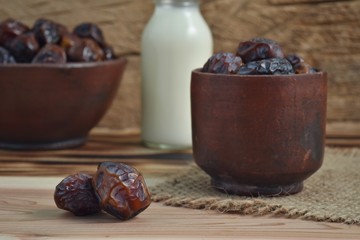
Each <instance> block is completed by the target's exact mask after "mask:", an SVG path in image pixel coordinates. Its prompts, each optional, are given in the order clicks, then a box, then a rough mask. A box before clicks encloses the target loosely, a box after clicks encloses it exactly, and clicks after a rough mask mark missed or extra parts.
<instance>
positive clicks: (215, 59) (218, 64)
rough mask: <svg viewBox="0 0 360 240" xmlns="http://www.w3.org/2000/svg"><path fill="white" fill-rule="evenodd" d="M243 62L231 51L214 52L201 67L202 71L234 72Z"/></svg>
mask: <svg viewBox="0 0 360 240" xmlns="http://www.w3.org/2000/svg"><path fill="white" fill-rule="evenodd" d="M242 64H243V62H242V60H241V58H240V57H238V56H235V55H234V54H233V53H224V52H220V53H216V54H214V55H212V56H211V57H210V58H209V59H208V61H207V62H206V63H205V65H204V66H203V68H202V72H209V73H223V74H234V73H237V72H238V71H239V69H240V67H241V65H242Z"/></svg>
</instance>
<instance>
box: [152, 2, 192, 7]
mask: <svg viewBox="0 0 360 240" xmlns="http://www.w3.org/2000/svg"><path fill="white" fill-rule="evenodd" d="M154 2H155V4H156V6H172V7H194V6H199V0H154Z"/></svg>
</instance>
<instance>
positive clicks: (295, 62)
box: [285, 54, 317, 74]
mask: <svg viewBox="0 0 360 240" xmlns="http://www.w3.org/2000/svg"><path fill="white" fill-rule="evenodd" d="M285 58H286V59H287V60H288V61H289V62H290V63H291V65H292V66H293V68H294V71H295V73H296V74H303V73H316V72H317V70H316V69H315V68H313V67H312V66H310V65H309V64H307V63H306V62H305V61H304V59H303V58H302V57H300V56H298V55H296V54H290V55H287V56H286V57H285Z"/></svg>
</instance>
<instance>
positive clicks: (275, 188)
mask: <svg viewBox="0 0 360 240" xmlns="http://www.w3.org/2000/svg"><path fill="white" fill-rule="evenodd" d="M211 185H212V186H213V187H214V188H216V189H218V190H220V191H222V192H225V193H228V194H234V195H240V196H252V197H260V196H267V197H276V196H284V195H292V194H295V193H298V192H301V190H302V189H303V186H304V184H303V182H297V183H293V184H290V185H271V186H256V185H247V184H238V183H229V182H225V181H221V180H217V179H211Z"/></svg>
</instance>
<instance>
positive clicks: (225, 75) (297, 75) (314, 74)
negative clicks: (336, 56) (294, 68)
mask: <svg viewBox="0 0 360 240" xmlns="http://www.w3.org/2000/svg"><path fill="white" fill-rule="evenodd" d="M201 70H202V68H196V69H194V70H192V71H191V72H192V73H193V74H200V75H204V76H206V75H207V76H212V77H214V76H219V77H230V78H242V77H246V78H289V77H290V78H293V77H300V78H303V77H305V76H326V75H327V72H326V71H319V72H315V73H300V74H283V75H265V74H264V75H260V74H259V75H240V74H225V73H210V72H202V71H201Z"/></svg>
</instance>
